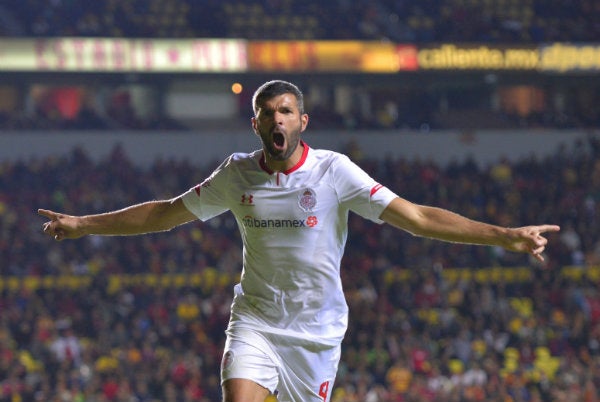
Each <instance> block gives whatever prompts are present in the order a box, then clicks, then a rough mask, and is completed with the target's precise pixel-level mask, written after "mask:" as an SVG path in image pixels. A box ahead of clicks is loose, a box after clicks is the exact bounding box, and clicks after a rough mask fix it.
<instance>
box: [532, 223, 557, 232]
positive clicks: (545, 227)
mask: <svg viewBox="0 0 600 402" xmlns="http://www.w3.org/2000/svg"><path fill="white" fill-rule="evenodd" d="M537 230H538V231H539V232H540V233H545V232H558V231H559V230H560V226H558V225H540V226H537Z"/></svg>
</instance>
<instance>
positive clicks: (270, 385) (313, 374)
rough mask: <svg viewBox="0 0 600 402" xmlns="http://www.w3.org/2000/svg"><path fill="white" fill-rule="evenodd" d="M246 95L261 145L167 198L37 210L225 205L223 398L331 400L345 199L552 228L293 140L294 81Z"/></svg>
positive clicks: (428, 229)
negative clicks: (482, 209)
mask: <svg viewBox="0 0 600 402" xmlns="http://www.w3.org/2000/svg"><path fill="white" fill-rule="evenodd" d="M252 105H253V108H254V117H252V119H251V121H252V128H253V130H254V132H255V133H256V135H258V137H259V138H260V140H261V142H262V149H260V150H256V151H254V152H251V153H234V154H232V155H231V156H229V157H228V158H227V159H225V161H224V162H223V163H222V164H221V165H220V166H219V167H218V168H217V169H216V170H215V171H214V172H213V173H212V174H211V175H210V177H208V178H207V179H206V180H204V181H203V182H202V183H201V184H198V185H196V186H194V187H192V188H191V189H189V190H188V191H186V192H184V193H183V194H181V195H179V196H177V197H175V198H172V199H167V200H160V201H149V202H145V203H141V204H137V205H132V206H129V207H126V208H124V209H121V210H117V211H111V212H106V213H102V214H95V215H85V216H72V215H66V214H62V213H57V212H53V211H49V210H45V209H40V210H39V211H38V212H39V213H40V214H41V215H43V216H45V217H47V218H48V219H49V221H47V222H45V223H44V225H43V230H44V232H45V233H46V234H48V235H50V236H52V237H54V239H56V240H63V239H75V238H79V237H81V236H85V235H136V234H143V233H149V232H159V231H166V230H170V229H172V228H174V227H176V226H179V225H181V224H184V223H187V222H191V221H194V220H196V219H200V220H202V221H205V220H208V219H210V218H212V217H214V216H216V215H219V214H222V213H223V212H226V211H231V212H232V213H233V215H234V216H235V219H236V221H237V224H238V226H239V230H240V232H241V237H242V241H243V267H242V275H241V280H240V283H239V284H237V285H236V286H235V288H234V299H233V303H232V306H231V317H230V321H229V325H228V327H227V331H226V336H227V338H226V344H225V350H224V353H223V359H222V363H221V381H222V387H223V395H224V401H225V402H263V401H264V400H265V398H266V397H267V396H268V395H269V394H271V393H275V392H276V393H277V395H278V399H279V401H281V402H292V401H293V402H317V401H319V402H327V401H329V400H330V396H331V392H332V387H333V383H334V380H335V375H336V371H337V368H338V362H339V360H340V353H341V343H342V338H343V337H344V333H345V331H346V327H347V320H348V308H347V305H346V301H345V298H344V293H343V289H342V283H341V279H340V262H341V259H342V253H343V250H344V246H345V243H346V237H347V221H348V213H349V211H353V212H355V213H357V214H359V215H361V216H362V217H364V218H367V219H370V220H372V221H374V222H378V223H384V222H385V223H388V224H390V225H393V226H395V227H397V228H400V229H403V230H405V231H408V232H410V233H412V234H413V235H416V236H423V237H429V238H434V239H440V240H443V241H448V242H460V243H469V244H481V245H495V246H501V247H504V248H505V249H507V250H510V251H514V252H524V253H529V254H531V255H532V256H534V257H535V258H537V259H538V260H540V261H543V256H542V253H543V251H544V248H545V245H546V243H547V239H546V238H545V237H544V236H542V235H543V234H544V233H545V232H555V231H558V230H559V227H558V226H555V225H540V226H525V227H520V228H505V227H500V226H496V225H491V224H486V223H483V222H478V221H473V220H470V219H468V218H466V217H463V216H461V215H458V214H455V213H453V212H450V211H448V210H445V209H440V208H436V207H430V206H424V205H417V204H414V203H412V202H410V201H408V200H406V199H404V198H401V197H399V196H398V195H396V194H395V193H394V192H392V191H391V190H390V189H388V188H387V187H385V186H383V185H381V184H379V183H377V182H376V181H375V180H374V179H373V178H371V177H370V176H369V175H367V173H365V172H364V171H363V170H362V169H360V168H359V167H358V166H357V165H356V164H354V163H353V162H352V161H351V160H350V159H349V158H348V157H346V156H344V155H342V154H339V153H336V152H332V151H327V150H319V149H313V148H311V147H310V146H309V145H308V144H306V143H305V142H304V141H302V139H301V134H302V132H303V131H304V130H305V129H306V127H307V124H308V115H307V114H306V113H305V111H304V102H303V94H302V92H301V91H300V90H299V89H298V87H296V86H295V85H294V84H292V83H289V82H286V81H279V80H276V81H269V82H266V83H265V84H263V85H262V86H261V87H260V88H258V89H257V90H256V92H255V93H254V96H253V99H252ZM207 146H209V145H207Z"/></svg>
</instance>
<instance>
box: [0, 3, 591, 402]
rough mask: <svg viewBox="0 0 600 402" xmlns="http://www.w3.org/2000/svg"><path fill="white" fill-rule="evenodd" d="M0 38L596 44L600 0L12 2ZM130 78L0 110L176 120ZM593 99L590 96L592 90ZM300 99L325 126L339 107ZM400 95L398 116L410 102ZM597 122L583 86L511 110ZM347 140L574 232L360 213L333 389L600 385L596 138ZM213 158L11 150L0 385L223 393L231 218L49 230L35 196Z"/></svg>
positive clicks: (420, 188)
mask: <svg viewBox="0 0 600 402" xmlns="http://www.w3.org/2000/svg"><path fill="white" fill-rule="evenodd" d="M200 11H201V12H200ZM0 36H7V37H53V36H109V37H118V36H126V37H165V38H185V37H219V38H226V37H236V38H238V37H244V38H248V39H259V38H270V39H360V40H382V39H383V40H391V41H398V42H402V41H410V42H415V43H422V42H436V41H456V42H486V43H503V42H509V43H536V42H545V41H547V42H552V41H565V42H571V41H575V42H598V39H599V38H600V3H599V2H596V1H593V0H577V1H561V0H521V1H519V0H502V1H497V2H493V1H489V0H441V1H434V0H402V1H398V0H396V1H389V0H378V1H362V0H361V1H351V0H335V1H325V2H322V1H319V2H316V1H305V2H292V1H291V0H267V1H261V2H258V1H237V2H236V1H215V0H206V1H201V2H199V1H189V0H188V1H184V0H162V1H159V0H149V1H142V0H106V1H96V2H94V1H92V2H82V1H75V0H50V1H41V0H5V1H3V2H2V3H1V4H0ZM592 90H593V88H592ZM126 95H127V94H125V95H123V94H122V93H119V92H118V91H117V92H115V94H114V98H111V102H113V103H114V104H115V108H114V110H117V111H118V112H119V115H115V116H112V117H111V119H110V120H108V121H110V122H111V124H108V125H107V120H103V119H98V116H97V115H96V114H95V111H94V110H93V109H89V110H84V111H83V112H82V113H81V114H80V115H79V116H78V119H77V120H61V119H60V118H57V117H56V116H55V114H53V112H52V111H51V110H50V111H44V110H42V109H40V110H39V112H40V113H41V114H40V115H38V116H35V118H33V119H32V120H26V121H24V120H21V119H20V118H19V119H14V118H13V116H0V128H4V129H17V130H18V129H25V128H40V129H68V128H76V129H81V130H85V129H88V128H104V129H114V128H129V129H138V128H141V129H183V127H181V126H179V125H178V124H177V122H173V121H171V120H169V119H166V120H159V121H151V122H146V121H140V120H138V119H136V116H135V113H134V112H133V111H132V110H131V109H128V108H127V106H128V105H127V96H126ZM407 95H408V96H407V97H406V98H407V99H410V100H411V104H412V105H413V107H416V108H417V109H418V112H419V113H423V112H428V113H433V112H432V110H433V107H432V106H431V104H430V99H428V98H427V96H426V95H423V94H419V93H412V94H407ZM417 96H420V98H418V100H417V99H416V98H415V97H417ZM586 99H587V100H588V102H587V104H588V105H596V104H597V102H596V100H597V99H598V94H597V93H596V94H595V95H593V96H592V97H591V98H586ZM590 100H591V101H590ZM123 102H124V103H125V104H123ZM414 105H416V106H414ZM309 112H310V113H311V116H314V117H315V119H314V120H313V121H314V122H315V123H316V125H319V122H321V124H322V125H323V126H333V127H345V126H346V123H344V121H343V119H342V120H335V121H331V120H325V119H330V118H331V116H330V115H327V113H325V114H322V115H321V116H322V117H321V118H319V111H318V110H309ZM395 115H396V119H397V121H399V122H400V123H398V124H406V121H407V118H411V117H413V116H415V109H410V110H404V111H403V110H400V111H396V114H395ZM53 116H54V117H53ZM120 119H124V120H120ZM320 119H321V120H320ZM386 119H387V118H384V119H381V120H379V121H378V122H367V123H363V124H365V126H366V127H369V128H375V127H379V126H383V125H381V124H380V123H381V122H382V121H386ZM427 119H431V116H427ZM387 120H389V119H387ZM429 121H431V120H429ZM599 122H600V114H599V112H598V109H597V108H595V107H590V106H587V109H586V108H585V105H583V104H582V105H575V106H574V107H573V109H572V110H570V114H569V115H559V114H557V113H555V111H553V110H549V111H548V113H547V114H544V115H533V116H530V120H525V121H523V120H519V121H516V122H513V124H512V125H513V126H514V125H518V126H521V127H559V128H563V127H597V126H598V125H599ZM311 124H312V123H311ZM420 124H421V121H415V122H414V125H415V126H414V127H412V126H411V128H415V127H416V128H418V127H419V125H420ZM359 126H360V124H359ZM508 126H510V124H508ZM432 128H435V127H434V126H433V125H432ZM358 151H359V150H358ZM349 153H350V156H351V157H353V159H354V160H355V161H357V163H359V164H360V165H361V166H363V168H365V169H366V170H367V171H369V172H370V173H372V174H373V175H374V176H375V177H377V178H378V179H379V180H380V181H381V182H382V183H384V184H386V185H388V186H389V187H391V188H392V189H394V190H395V191H397V192H398V193H399V194H400V195H402V196H405V197H407V198H409V199H410V200H412V201H415V202H420V203H427V204H432V205H439V206H442V207H447V208H450V209H452V210H455V211H458V212H460V213H463V214H465V215H468V216H470V217H473V218H476V219H481V220H485V221H490V222H495V223H498V224H502V225H507V226H510V225H520V224H528V223H537V222H548V223H558V224H560V225H561V226H562V231H561V232H560V234H557V235H553V236H551V238H550V246H549V248H548V255H547V263H546V264H544V265H539V264H538V263H536V262H534V261H531V260H530V259H529V258H528V257H527V256H524V255H516V254H509V253H505V252H503V251H502V250H501V249H497V248H483V247H473V246H465V245H452V244H444V243H439V242H434V241H428V240H425V239H416V238H413V237H411V236H409V235H407V234H402V233H399V232H396V231H392V229H390V228H388V227H385V226H377V225H374V224H370V223H368V222H366V221H364V220H361V219H359V218H356V217H354V216H351V220H350V234H349V240H348V242H349V243H348V247H347V252H346V256H345V258H344V261H343V268H342V275H343V280H344V284H345V286H346V293H347V297H348V302H349V305H350V309H351V317H350V327H349V330H348V333H347V337H346V340H345V342H344V350H343V358H342V362H341V366H340V371H339V375H338V378H337V384H336V389H335V391H334V396H333V401H334V402H412V401H415V402H416V401H434V400H447V401H497V402H500V401H502V402H507V401H511V402H518V401H532V402H533V401H581V402H593V401H598V400H599V398H600V396H599V394H600V392H599V387H600V294H599V293H598V286H597V285H598V280H600V270H599V266H600V236H599V233H598V231H597V226H598V219H599V214H600V205H599V202H600V162H598V160H599V156H600V143H599V142H598V140H597V139H595V138H593V137H591V138H590V140H589V142H587V143H579V144H577V145H576V146H575V147H573V148H572V149H568V150H565V149H563V150H557V153H556V155H553V156H552V157H551V158H547V159H543V160H540V159H536V158H535V157H533V156H532V157H531V158H528V159H525V160H521V161H518V162H508V161H502V160H499V161H498V162H497V163H496V164H494V165H491V166H489V167H485V168H482V167H479V166H478V165H476V164H474V163H473V162H472V161H469V160H464V161H457V162H456V163H454V164H451V165H449V166H444V167H442V166H440V165H437V164H436V163H435V161H407V160H391V159H388V160H370V159H364V158H362V157H361V155H360V152H357V150H350V149H349ZM215 166H216V162H215V163H214V164H207V165H201V166H199V165H197V164H194V163H192V162H190V161H175V160H157V161H156V162H155V163H154V164H153V165H152V166H151V167H150V168H148V169H143V168H140V167H137V166H134V165H133V164H132V163H131V162H130V160H129V159H128V157H127V155H126V154H124V153H123V152H122V150H120V149H119V148H115V150H114V152H113V154H112V155H111V157H110V158H108V159H106V160H104V161H101V162H98V163H96V162H93V161H92V159H91V158H89V156H88V155H86V154H85V153H84V152H83V151H81V150H78V149H74V150H72V151H71V152H69V153H68V154H65V156H63V157H53V158H48V159H32V160H22V161H18V162H7V161H0V188H1V189H2V191H1V192H0V261H1V263H0V274H1V276H0V281H1V282H0V283H1V285H2V286H1V287H0V402H9V401H10V402H27V401H61V402H67V401H73V402H105V401H111V402H112V401H115V402H117V401H118V402H133V401H139V402H150V401H152V402H154V401H164V402H171V401H175V402H180V401H181V402H205V401H208V402H214V401H218V400H220V387H219V384H218V382H219V379H218V372H219V363H220V357H221V355H220V354H221V350H222V344H223V340H224V334H223V331H224V329H225V326H226V324H227V319H228V314H229V303H230V295H231V288H232V285H233V284H234V283H235V281H236V279H237V276H238V275H239V269H240V265H241V255H240V252H241V250H240V244H239V237H238V234H237V228H236V224H235V221H234V220H233V218H232V217H231V216H229V215H225V216H223V217H218V218H215V219H213V220H211V221H210V222H208V223H206V224H191V225H188V226H186V227H182V228H178V229H176V230H174V231H172V232H171V233H168V234H154V235H148V236H144V237H131V238H129V237H125V238H104V237H90V238H86V239H82V240H79V241H67V242H61V243H58V244H57V243H54V242H53V241H51V240H49V239H48V238H46V237H43V236H42V233H41V230H40V228H41V223H42V221H43V220H42V219H41V218H39V217H37V216H35V210H36V208H38V207H44V208H51V209H55V210H60V211H66V212H73V213H87V212H89V213H92V212H97V211H104V210H109V209H116V208H120V207H123V206H126V205H129V204H131V203H135V202H140V201H144V200H147V199H152V198H163V197H171V196H173V195H176V194H179V193H181V192H182V191H184V190H186V189H187V188H189V187H190V186H192V185H194V184H195V183H197V182H199V181H201V180H202V179H203V178H204V177H206V176H207V175H208V174H209V173H210V171H211V170H212V169H213V168H214V167H215ZM467 267H468V268H467ZM44 278H58V279H55V280H49V282H44ZM60 278H63V279H64V282H61V281H60V280H61V279H60Z"/></svg>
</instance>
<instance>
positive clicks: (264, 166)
mask: <svg viewBox="0 0 600 402" xmlns="http://www.w3.org/2000/svg"><path fill="white" fill-rule="evenodd" d="M300 144H301V145H302V146H303V147H304V150H303V151H302V156H301V157H300V160H299V161H298V163H296V164H295V165H294V166H292V167H291V168H289V169H287V170H284V171H283V172H281V173H283V174H290V173H292V172H294V171H296V170H298V169H300V167H301V166H302V165H304V162H306V157H307V156H308V149H309V148H310V147H309V146H308V145H307V144H306V143H305V142H304V141H302V140H300ZM259 164H260V167H261V168H262V170H264V171H265V172H267V173H268V174H273V173H274V172H273V171H272V170H271V169H269V167H268V166H267V163H266V162H265V151H263V152H262V154H261V155H260V161H259Z"/></svg>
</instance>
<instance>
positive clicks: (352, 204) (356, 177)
mask: <svg viewBox="0 0 600 402" xmlns="http://www.w3.org/2000/svg"><path fill="white" fill-rule="evenodd" d="M334 183H335V187H336V191H337V192H338V196H339V198H340V202H341V203H342V204H343V205H346V206H347V207H348V209H349V210H351V211H352V212H355V213H357V214H358V215H360V216H362V217H363V218H366V219H370V220H372V221H374V222H377V223H383V221H382V220H381V219H379V217H380V216H381V213H382V212H383V210H384V209H385V208H386V207H387V206H388V205H389V203H390V202H392V200H393V199H394V198H396V197H398V196H397V195H396V194H395V193H394V192H393V191H391V190H389V189H388V188H387V187H385V186H383V185H381V184H379V183H378V182H376V181H375V180H374V179H373V178H372V177H371V176H369V175H368V174H367V173H366V172H365V171H364V170H363V169H361V168H360V167H359V166H358V165H356V164H355V163H354V162H352V161H351V160H350V159H349V158H348V157H347V156H345V155H340V158H338V160H337V162H336V166H335V169H334Z"/></svg>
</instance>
